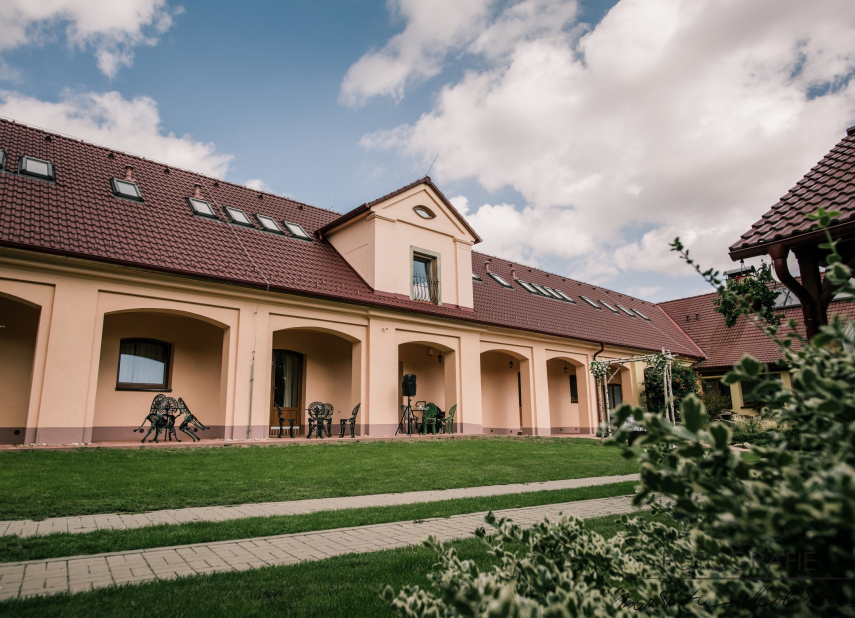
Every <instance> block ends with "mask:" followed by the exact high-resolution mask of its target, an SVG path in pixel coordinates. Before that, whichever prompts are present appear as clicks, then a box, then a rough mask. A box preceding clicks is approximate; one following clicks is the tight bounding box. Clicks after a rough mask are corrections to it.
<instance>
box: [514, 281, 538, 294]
mask: <svg viewBox="0 0 855 618" xmlns="http://www.w3.org/2000/svg"><path fill="white" fill-rule="evenodd" d="M517 283H519V284H520V287H522V289H524V290H525V291H526V292H529V293H530V294H534V295H536V296H537V295H539V293H538V291H537V290H535V289H534V287H533V286H532V285H531V284H530V283H526V282H525V281H520V280H519V279H517Z"/></svg>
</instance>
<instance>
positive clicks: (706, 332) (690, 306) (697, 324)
mask: <svg viewBox="0 0 855 618" xmlns="http://www.w3.org/2000/svg"><path fill="white" fill-rule="evenodd" d="M715 297H716V294H715V292H713V293H712V294H704V295H702V296H692V297H690V298H680V299H677V300H672V301H668V302H664V303H659V306H660V307H661V308H662V309H663V310H665V311H666V312H667V313H668V315H670V316H671V317H672V318H673V319H674V321H675V322H676V323H677V324H679V326H680V328H681V329H683V331H685V332H686V333H687V334H688V335H689V336H690V337H691V338H692V339H693V340H694V341H695V343H697V344H698V345H699V346H700V347H701V349H703V351H704V353H705V355H706V358H705V359H704V360H702V361H701V362H699V363H698V364H697V365H696V367H698V368H699V369H709V368H725V367H731V366H733V365H734V364H736V363H737V362H739V360H740V359H741V358H742V357H743V356H744V355H745V354H750V355H751V356H753V357H755V358H756V359H758V360H760V361H761V362H764V363H770V364H774V363H777V362H779V361H780V360H781V353H780V350H779V348H778V346H777V345H775V343H774V342H773V341H772V340H771V339H769V337H768V336H766V333H764V332H763V331H762V330H761V329H759V328H757V327H756V326H755V325H754V324H753V323H752V322H751V321H750V320H749V319H748V318H747V317H746V316H740V317H739V319H738V320H737V321H736V324H734V326H733V327H732V328H727V326H725V324H724V316H723V315H721V314H720V313H717V312H716V311H715V310H714V305H713V301H714V300H715ZM780 312H781V313H783V314H784V323H786V322H787V321H788V320H790V319H793V320H795V321H796V323H797V325H798V326H797V331H798V332H800V333H801V334H802V335H804V318H803V316H802V308H801V306H795V307H786V308H783V309H781V310H780ZM828 313H829V316H830V315H833V314H839V315H841V316H843V317H844V318H846V319H847V320H851V319H855V303H852V302H846V301H835V302H832V303H831V305H830V306H829V309H828ZM799 347H800V344H799V343H798V342H794V346H793V349H795V350H798V349H799Z"/></svg>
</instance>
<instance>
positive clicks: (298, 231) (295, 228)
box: [282, 221, 312, 240]
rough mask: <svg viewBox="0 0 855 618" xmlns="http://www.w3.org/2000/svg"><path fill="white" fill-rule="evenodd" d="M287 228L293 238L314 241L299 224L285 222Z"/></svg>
mask: <svg viewBox="0 0 855 618" xmlns="http://www.w3.org/2000/svg"><path fill="white" fill-rule="evenodd" d="M282 223H284V224H285V227H287V228H288V231H289V232H291V236H294V237H295V238H302V239H303V240H312V237H311V236H309V235H308V234H306V230H304V229H303V227H302V226H301V225H300V224H299V223H290V222H288V221H283V222H282Z"/></svg>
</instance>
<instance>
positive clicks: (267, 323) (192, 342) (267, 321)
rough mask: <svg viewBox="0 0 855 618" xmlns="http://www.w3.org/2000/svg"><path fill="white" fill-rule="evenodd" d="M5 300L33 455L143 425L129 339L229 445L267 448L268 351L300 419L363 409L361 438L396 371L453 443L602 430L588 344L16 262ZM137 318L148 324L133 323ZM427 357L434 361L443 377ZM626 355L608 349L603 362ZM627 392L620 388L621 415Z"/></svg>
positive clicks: (388, 420)
mask: <svg viewBox="0 0 855 618" xmlns="http://www.w3.org/2000/svg"><path fill="white" fill-rule="evenodd" d="M0 294H3V295H6V297H14V298H20V299H23V300H24V301H26V302H28V303H30V304H31V305H32V306H34V307H40V311H39V314H38V315H39V317H38V332H37V336H36V341H35V346H34V353H33V355H32V361H28V360H27V359H26V358H24V361H26V362H25V364H26V363H30V365H31V366H32V368H33V369H32V380H31V386H30V389H29V398H28V403H27V413H26V432H25V434H26V437H25V442H28V443H29V442H40V443H79V442H88V441H92V440H94V439H103V436H104V435H105V432H107V430H108V429H109V428H111V427H120V428H127V427H136V426H137V425H138V424H139V422H140V421H141V416H142V413H141V410H140V409H141V408H142V409H143V411H144V410H145V409H147V407H148V404H149V403H150V400H151V398H152V397H153V393H127V392H120V393H117V392H116V391H115V376H116V371H117V363H116V354H117V353H118V340H119V339H120V338H121V337H123V336H144V337H151V338H155V339H164V340H167V341H170V342H176V347H175V350H176V357H175V359H174V361H173V372H174V373H173V383H172V387H173V393H172V394H173V396H181V397H183V398H184V399H186V400H187V403H188V404H189V405H190V407H191V409H192V410H193V411H194V412H196V413H197V414H198V415H199V417H200V418H201V419H202V420H203V422H205V423H206V424H208V425H215V426H217V427H222V435H223V436H224V437H225V438H246V437H265V436H267V435H268V434H269V429H270V402H271V383H270V378H271V371H270V369H271V361H272V354H273V349H291V350H294V351H296V352H301V353H304V354H305V355H306V363H307V364H306V372H305V379H306V386H305V388H306V392H305V395H304V399H305V400H304V401H303V405H305V404H306V403H309V402H310V401H314V400H321V401H324V402H329V403H332V404H333V405H334V406H335V409H336V410H339V409H341V410H342V413H343V415H346V414H348V413H349V411H350V410H351V409H352V407H353V405H355V404H356V403H357V402H359V403H360V404H361V405H362V407H361V409H360V413H359V416H358V419H357V430H358V431H359V432H360V433H361V434H362V435H390V434H394V433H395V430H396V428H397V425H398V419H399V414H400V401H401V398H400V396H399V366H398V363H399V360H401V361H404V362H405V363H406V364H407V367H408V369H409V368H410V367H412V371H413V372H415V373H416V374H417V375H419V389H420V390H419V396H418V399H419V400H422V399H425V400H434V401H435V402H436V403H437V404H438V405H440V406H441V407H442V408H443V409H445V410H447V409H449V408H450V407H451V406H452V405H455V404H457V406H458V408H457V417H456V420H457V429H458V431H462V432H464V433H473V434H480V433H482V432H483V433H487V434H488V435H489V434H493V435H495V434H496V430H501V431H500V432H499V433H505V435H507V434H515V433H517V432H519V431H522V432H523V433H531V434H535V435H550V434H551V433H558V435H560V434H561V433H563V432H562V431H561V430H562V429H563V428H564V427H575V426H577V425H571V424H570V422H571V421H575V416H574V414H575V415H577V416H578V426H579V428H580V431H581V432H582V433H588V432H590V431H593V429H594V428H595V427H596V424H597V423H596V410H597V407H596V393H595V388H594V384H593V380H592V378H591V376H590V373H589V372H588V371H587V369H585V368H586V367H587V366H588V364H589V363H590V362H591V360H592V358H593V355H594V354H595V353H599V345H598V344H595V343H591V342H583V341H573V340H567V339H562V338H558V337H548V336H543V335H538V334H534V333H528V332H523V331H516V330H511V329H504V328H499V327H491V326H485V325H480V324H475V323H469V322H455V321H451V320H444V319H439V318H433V317H429V316H425V315H422V314H407V313H404V312H395V311H390V310H385V309H382V308H377V307H365V306H358V305H352V304H343V303H335V302H331V301H325V300H318V299H311V298H305V297H296V296H289V295H284V294H273V293H270V294H265V293H264V291H263V290H261V291H259V290H251V289H244V288H238V287H235V286H225V285H220V284H215V283H211V282H202V281H194V280H191V279H185V278H180V277H174V276H170V275H164V274H156V273H151V272H143V271H138V270H133V269H128V268H124V267H118V266H111V265H103V264H95V263H92V262H86V261H81V260H72V259H68V258H61V259H60V258H54V257H52V256H48V255H40V254H37V253H32V252H21V251H14V250H9V249H0ZM140 316H148V317H146V318H145V320H144V322H142V323H141V322H139V320H138V318H139V317H140ZM179 318H180V319H179ZM135 320H136V321H135ZM141 327H143V328H141ZM141 331H142V332H141ZM125 333H126V334H125ZM215 333H219V339H218V338H217V336H215ZM218 346H219V347H218ZM425 346H430V347H433V348H434V349H435V350H437V351H442V354H443V363H441V364H440V363H439V362H438V360H437V356H436V354H435V355H434V356H432V357H430V356H428V355H427V354H426V347H425ZM420 349H421V350H422V352H419V350H420ZM182 350H185V351H188V352H189V351H191V350H195V352H193V354H188V355H187V356H184V353H183V352H182ZM633 353H634V351H633V350H631V349H624V348H612V347H609V346H607V347H606V349H605V350H604V351H603V352H602V354H601V357H612V358H617V357H624V356H629V355H632V354H633ZM13 356H14V358H16V359H17V358H18V357H22V356H21V355H20V354H17V353H16V354H14V355H13ZM203 357H204V358H203ZM22 358H23V357H22ZM509 358H513V359H514V365H515V366H514V369H513V370H509V369H508V365H507V363H508V360H509ZM419 359H421V360H419ZM555 359H567V361H568V362H571V363H573V365H574V366H575V367H576V370H577V375H579V376H580V379H579V404H578V405H577V406H576V411H575V412H573V411H572V407H571V408H567V407H566V405H565V402H564V401H563V400H562V399H561V397H563V395H558V399H557V400H556V393H560V390H556V384H558V385H559V387H560V389H564V390H568V391H569V386H568V387H567V388H566V389H565V388H564V387H565V386H567V384H565V383H564V380H565V377H559V381H558V382H556V378H555V376H554V375H553V376H552V377H550V371H549V370H548V367H549V366H553V365H556V366H558V367H559V368H560V369H561V371H562V373H561V376H564V375H565V374H563V362H564V361H563V360H562V361H561V362H560V363H558V362H551V363H550V361H554V360H555ZM517 372H520V373H521V376H522V399H523V401H522V409H520V405H519V399H518V393H517ZM216 375H218V376H219V381H218V382H217V381H216V380H214V379H213V378H212V376H216ZM628 375H629V377H630V378H629V379H630V380H631V381H632V380H637V376H636V374H634V373H631V372H630V373H629V374H628ZM179 382H180V384H179ZM208 384H214V386H213V387H210V393H208V394H207V395H206V396H207V400H205V401H203V400H199V401H198V402H197V398H198V397H203V398H204V395H203V394H201V393H199V394H196V393H198V391H200V390H201V389H202V387H201V386H200V385H208ZM206 388H207V386H206ZM425 389H427V390H425ZM634 390H636V389H635V388H629V387H628V388H627V389H625V392H627V394H628V395H627V397H626V398H627V400H631V396H629V393H630V392H631V391H634ZM568 396H569V393H568ZM22 399H23V395H21V396H20V397H19V400H22ZM144 400H145V401H144ZM17 405H18V408H20V405H21V404H17ZM208 410H216V415H214V414H213V413H209V412H208ZM17 414H18V417H19V418H20V417H21V414H20V411H19V412H18V413H17ZM336 420H337V419H336ZM565 423H566V424H565ZM491 429H492V430H493V431H490V430H491ZM556 429H558V430H559V431H558V432H556V431H555V430H556ZM122 431H125V429H122ZM139 437H140V436H139V434H132V435H131V437H130V439H138V438H139Z"/></svg>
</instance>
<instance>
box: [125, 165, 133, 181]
mask: <svg viewBox="0 0 855 618" xmlns="http://www.w3.org/2000/svg"><path fill="white" fill-rule="evenodd" d="M125 180H129V181H130V182H133V181H134V168H133V167H132V166H130V165H126V166H125Z"/></svg>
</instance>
